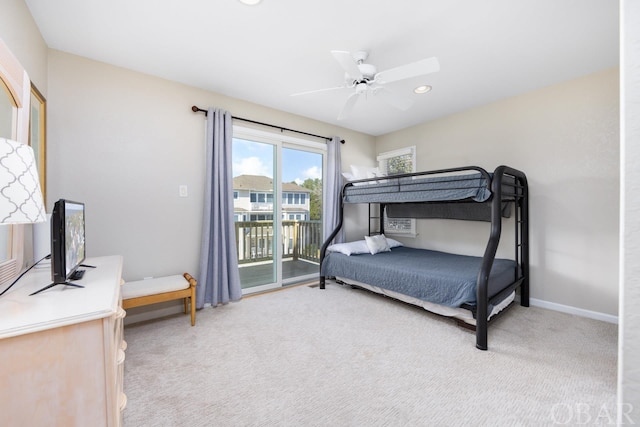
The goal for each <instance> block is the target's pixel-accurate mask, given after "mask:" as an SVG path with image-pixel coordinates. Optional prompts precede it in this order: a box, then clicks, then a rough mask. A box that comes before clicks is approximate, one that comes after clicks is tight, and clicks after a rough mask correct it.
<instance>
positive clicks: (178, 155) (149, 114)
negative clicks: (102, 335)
mask: <svg viewBox="0 0 640 427" xmlns="http://www.w3.org/2000/svg"><path fill="white" fill-rule="evenodd" d="M192 105H197V106H199V107H201V108H207V107H209V106H215V107H220V108H224V109H226V110H228V111H230V112H231V113H232V114H234V115H236V116H239V117H245V118H249V119H253V120H258V121H263V122H267V123H273V124H277V125H279V126H283V127H287V128H293V129H299V130H302V131H306V132H310V133H315V134H319V135H327V136H331V135H334V134H337V135H339V136H341V137H342V138H344V139H346V141H347V143H346V144H345V145H343V146H342V149H343V152H342V153H343V157H344V158H345V162H347V163H348V162H352V161H355V162H360V161H361V158H362V157H364V158H366V159H367V160H368V159H370V158H372V157H373V156H374V139H373V137H371V136H368V135H364V134H360V133H356V132H352V131H347V130H345V129H341V128H336V127H334V126H331V125H328V124H324V123H319V122H316V121H313V120H309V119H305V118H302V117H299V116H295V115H291V114H286V113H283V112H279V111H276V110H272V109H268V108H264V107H260V106H257V105H254V104H250V103H247V102H243V101H239V100H236V99H231V98H228V97H224V96H221V95H218V94H215V93H211V92H207V91H204V90H200V89H196V88H193V87H189V86H185V85H182V84H178V83H175V82H170V81H167V80H163V79H159V78H155V77H151V76H148V75H145V74H141V73H138V72H133V71H129V70H125V69H122V68H118V67H114V66H110V65H106V64H103V63H100V62H96V61H92V60H89V59H86V58H81V57H78V56H74V55H70V54H66V53H63V52H60V51H55V50H51V51H50V52H49V129H48V137H49V146H48V150H49V155H48V159H49V165H48V168H49V171H50V172H49V175H48V178H49V182H48V191H47V201H48V203H49V205H51V204H52V203H53V202H54V201H55V200H57V199H59V198H68V199H71V200H78V201H83V202H85V203H86V209H87V214H86V222H87V223H86V227H87V253H88V254H89V255H90V256H97V255H109V254H122V255H123V256H124V259H125V267H124V278H125V279H126V280H137V279H141V278H143V277H146V276H161V275H167V274H176V273H180V272H182V271H189V272H193V274H197V269H198V259H199V252H200V230H201V217H202V194H203V176H204V160H203V156H204V150H203V144H204V129H205V128H204V123H205V116H204V115H203V114H200V113H198V114H196V113H193V112H192V111H191V106H192ZM183 184H185V185H187V186H188V192H189V197H186V198H183V197H179V194H178V187H179V185H183Z"/></svg>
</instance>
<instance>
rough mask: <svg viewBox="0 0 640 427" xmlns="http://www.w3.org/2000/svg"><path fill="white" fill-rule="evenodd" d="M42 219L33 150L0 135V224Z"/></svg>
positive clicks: (43, 217) (43, 219)
mask: <svg viewBox="0 0 640 427" xmlns="http://www.w3.org/2000/svg"><path fill="white" fill-rule="evenodd" d="M43 221H46V216H45V211H44V203H43V201H42V191H41V190H40V180H39V179H38V168H37V166H36V160H35V157H34V155H33V149H32V148H31V147H29V146H28V145H25V144H21V143H19V142H16V141H11V140H8V139H4V138H0V224H31V223H35V222H43Z"/></svg>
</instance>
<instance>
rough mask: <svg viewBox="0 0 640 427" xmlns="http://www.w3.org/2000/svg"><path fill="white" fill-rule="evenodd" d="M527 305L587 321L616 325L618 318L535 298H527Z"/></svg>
mask: <svg viewBox="0 0 640 427" xmlns="http://www.w3.org/2000/svg"><path fill="white" fill-rule="evenodd" d="M529 303H530V304H531V305H533V306H535V307H540V308H546V309H549V310H554V311H560V312H562V313H568V314H575V315H576V316H581V317H587V318H589V319H595V320H601V321H603V322H607V323H615V324H617V323H618V316H614V315H612V314H605V313H600V312H597V311H591V310H585V309H583V308H577V307H572V306H570V305H563V304H557V303H555V302H549V301H544V300H541V299H536V298H529Z"/></svg>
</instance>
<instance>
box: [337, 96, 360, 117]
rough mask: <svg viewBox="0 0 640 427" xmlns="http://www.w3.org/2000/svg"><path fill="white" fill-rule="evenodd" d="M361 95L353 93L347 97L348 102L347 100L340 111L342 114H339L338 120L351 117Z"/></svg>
mask: <svg viewBox="0 0 640 427" xmlns="http://www.w3.org/2000/svg"><path fill="white" fill-rule="evenodd" d="M359 97H360V95H359V94H357V93H352V94H351V95H349V98H347V102H345V104H344V107H342V111H340V114H338V120H344V119H346V118H347V117H349V115H350V114H351V112H352V111H353V107H354V106H355V105H356V101H357V100H358V98H359Z"/></svg>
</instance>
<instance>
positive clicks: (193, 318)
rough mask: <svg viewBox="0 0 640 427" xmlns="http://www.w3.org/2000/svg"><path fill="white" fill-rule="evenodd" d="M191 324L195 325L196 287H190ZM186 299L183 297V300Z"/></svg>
mask: <svg viewBox="0 0 640 427" xmlns="http://www.w3.org/2000/svg"><path fill="white" fill-rule="evenodd" d="M189 299H190V300H191V301H190V303H191V326H196V288H195V287H193V288H191V298H189ZM186 301H187V300H186V299H185V302H186Z"/></svg>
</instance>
